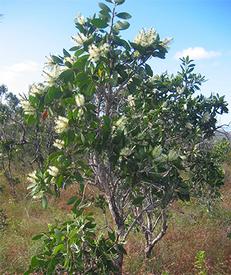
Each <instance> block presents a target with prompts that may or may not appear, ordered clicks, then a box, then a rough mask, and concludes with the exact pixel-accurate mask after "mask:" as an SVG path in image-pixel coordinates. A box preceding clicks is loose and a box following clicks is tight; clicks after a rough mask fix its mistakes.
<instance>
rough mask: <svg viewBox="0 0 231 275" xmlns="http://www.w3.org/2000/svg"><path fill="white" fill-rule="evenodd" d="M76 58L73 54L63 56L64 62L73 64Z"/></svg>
mask: <svg viewBox="0 0 231 275" xmlns="http://www.w3.org/2000/svg"><path fill="white" fill-rule="evenodd" d="M76 60H77V58H76V57H75V56H70V57H65V58H64V62H69V63H71V64H73V63H74V62H75V61H76Z"/></svg>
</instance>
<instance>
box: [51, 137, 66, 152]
mask: <svg viewBox="0 0 231 275" xmlns="http://www.w3.org/2000/svg"><path fill="white" fill-rule="evenodd" d="M53 146H55V147H57V148H58V149H60V150H61V149H62V148H63V146H64V141H63V140H60V139H56V140H55V141H54V144H53Z"/></svg>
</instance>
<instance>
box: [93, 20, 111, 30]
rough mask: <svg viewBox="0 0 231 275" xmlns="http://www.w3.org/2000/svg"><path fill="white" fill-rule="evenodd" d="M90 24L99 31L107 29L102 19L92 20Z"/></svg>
mask: <svg viewBox="0 0 231 275" xmlns="http://www.w3.org/2000/svg"><path fill="white" fill-rule="evenodd" d="M91 23H92V25H93V26H95V27H96V28H99V29H104V28H107V27H108V23H107V20H105V19H102V18H94V19H92V20H91Z"/></svg>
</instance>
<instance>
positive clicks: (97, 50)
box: [88, 43, 110, 62]
mask: <svg viewBox="0 0 231 275" xmlns="http://www.w3.org/2000/svg"><path fill="white" fill-rule="evenodd" d="M109 49H110V45H109V44H108V43H104V44H103V45H101V46H99V47H97V46H96V45H94V44H92V45H90V46H89V48H88V51H89V55H90V56H89V59H90V60H91V61H93V62H97V61H99V59H100V57H102V56H105V55H106V54H107V53H108V52H109Z"/></svg>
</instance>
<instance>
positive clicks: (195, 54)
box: [174, 47, 221, 60]
mask: <svg viewBox="0 0 231 275" xmlns="http://www.w3.org/2000/svg"><path fill="white" fill-rule="evenodd" d="M220 55H221V52H218V51H207V50H206V49H205V48H203V47H194V48H188V49H184V50H182V51H178V52H177V53H176V54H175V56H174V57H175V58H177V59H178V58H181V57H185V56H189V57H190V58H192V59H195V60H199V59H210V58H214V57H217V56H220Z"/></svg>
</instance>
